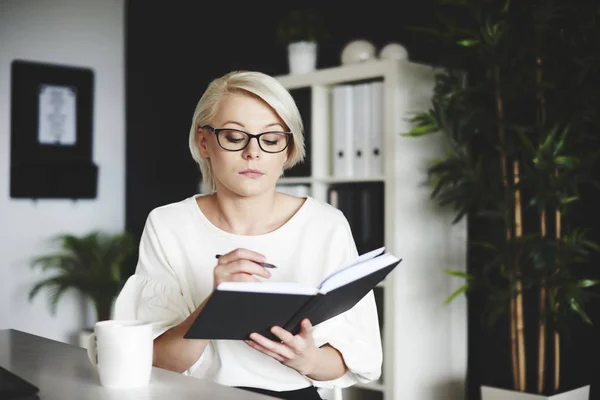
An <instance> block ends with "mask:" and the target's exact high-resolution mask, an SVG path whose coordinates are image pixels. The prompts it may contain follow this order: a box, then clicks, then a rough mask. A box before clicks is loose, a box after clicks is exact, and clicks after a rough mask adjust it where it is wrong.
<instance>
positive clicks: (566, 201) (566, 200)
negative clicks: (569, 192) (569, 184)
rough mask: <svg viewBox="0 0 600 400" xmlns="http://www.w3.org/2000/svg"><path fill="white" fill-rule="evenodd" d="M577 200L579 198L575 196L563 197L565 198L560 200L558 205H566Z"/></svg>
mask: <svg viewBox="0 0 600 400" xmlns="http://www.w3.org/2000/svg"><path fill="white" fill-rule="evenodd" d="M577 200H579V197H577V196H573V197H565V198H562V199H560V204H561V205H567V204H569V203H572V202H574V201H577Z"/></svg>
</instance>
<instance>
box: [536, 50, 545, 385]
mask: <svg viewBox="0 0 600 400" xmlns="http://www.w3.org/2000/svg"><path fill="white" fill-rule="evenodd" d="M535 62H536V72H535V80H536V85H537V90H536V97H537V101H538V104H537V116H536V117H537V125H538V128H539V129H540V130H541V129H543V127H544V124H545V123H546V99H545V98H544V92H543V90H542V72H543V70H542V59H541V58H540V57H537V58H536V60H535ZM540 234H541V237H542V238H545V237H546V209H545V208H544V209H542V212H541V214H540ZM546 322H547V321H546V277H545V276H543V277H542V279H541V284H540V298H539V332H538V381H537V389H538V393H542V392H543V391H544V386H545V383H546V382H545V380H546V376H545V370H546Z"/></svg>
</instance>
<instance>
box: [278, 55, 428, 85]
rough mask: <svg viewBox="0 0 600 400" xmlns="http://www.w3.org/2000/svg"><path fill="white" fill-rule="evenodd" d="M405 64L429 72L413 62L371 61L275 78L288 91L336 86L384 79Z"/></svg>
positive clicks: (425, 66)
mask: <svg viewBox="0 0 600 400" xmlns="http://www.w3.org/2000/svg"><path fill="white" fill-rule="evenodd" d="M399 63H402V64H405V67H407V68H416V69H418V70H421V69H422V70H429V69H430V68H431V67H430V66H427V65H424V64H418V63H414V62H409V61H406V62H399V61H397V60H371V61H365V62H362V63H359V64H354V65H343V66H339V67H333V68H325V69H320V70H316V71H312V72H308V73H306V74H298V75H282V76H276V77H275V78H276V79H277V80H278V81H279V82H281V83H282V84H283V86H285V87H286V88H287V89H288V90H289V89H299V88H305V87H310V86H315V85H336V84H339V83H346V82H352V81H360V80H365V79H376V78H384V77H385V76H387V75H389V74H393V73H395V72H396V71H397V67H398V64H399Z"/></svg>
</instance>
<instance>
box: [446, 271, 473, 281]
mask: <svg viewBox="0 0 600 400" xmlns="http://www.w3.org/2000/svg"><path fill="white" fill-rule="evenodd" d="M444 272H445V273H446V274H447V275H449V276H456V277H458V278H465V279H471V278H472V276H471V275H470V274H468V273H467V272H465V271H459V270H450V269H446V270H444Z"/></svg>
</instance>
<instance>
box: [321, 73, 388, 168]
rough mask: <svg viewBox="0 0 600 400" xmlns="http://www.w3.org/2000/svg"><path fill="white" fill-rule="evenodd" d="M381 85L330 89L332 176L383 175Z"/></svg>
mask: <svg viewBox="0 0 600 400" xmlns="http://www.w3.org/2000/svg"><path fill="white" fill-rule="evenodd" d="M383 96H384V93H383V82H382V81H368V82H359V83H348V84H340V85H336V86H334V87H333V89H332V110H333V112H332V121H331V122H332V130H333V144H332V159H333V171H332V172H333V176H334V177H338V178H372V177H381V176H382V175H383V148H382V147H383V131H384V110H383Z"/></svg>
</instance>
